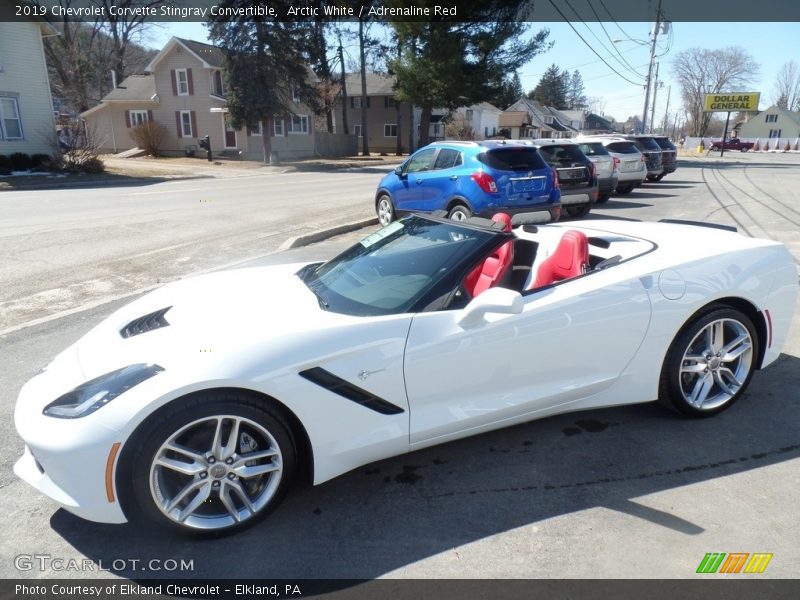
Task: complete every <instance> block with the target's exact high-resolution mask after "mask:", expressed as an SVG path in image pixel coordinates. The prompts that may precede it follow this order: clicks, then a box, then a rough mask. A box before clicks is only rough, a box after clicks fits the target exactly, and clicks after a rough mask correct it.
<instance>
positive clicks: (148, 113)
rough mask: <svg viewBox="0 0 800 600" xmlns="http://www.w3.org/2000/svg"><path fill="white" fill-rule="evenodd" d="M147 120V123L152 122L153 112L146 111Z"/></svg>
mask: <svg viewBox="0 0 800 600" xmlns="http://www.w3.org/2000/svg"><path fill="white" fill-rule="evenodd" d="M147 120H148V121H152V120H153V111H152V110H148V111H147Z"/></svg>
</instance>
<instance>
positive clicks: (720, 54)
mask: <svg viewBox="0 0 800 600" xmlns="http://www.w3.org/2000/svg"><path fill="white" fill-rule="evenodd" d="M759 68H760V67H759V65H758V63H756V62H755V61H754V60H753V58H752V57H751V56H750V54H748V53H747V52H746V51H745V50H743V49H741V48H736V47H729V48H722V49H719V50H707V49H703V48H689V49H688V50H684V51H683V52H680V53H678V54H677V55H676V56H675V58H674V59H673V61H672V72H673V75H674V76H675V78H676V79H677V80H678V83H679V84H680V86H681V97H682V99H683V105H684V108H685V109H686V111H687V113H688V114H689V123H688V125H689V131H690V135H697V136H704V135H706V133H707V131H708V127H709V124H710V123H711V116H712V114H713V113H706V112H703V95H704V94H717V93H721V92H736V91H743V90H741V89H736V88H741V87H745V86H747V85H749V84H750V82H751V81H753V79H755V78H756V76H757V75H758V71H759Z"/></svg>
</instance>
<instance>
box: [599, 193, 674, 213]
mask: <svg viewBox="0 0 800 600" xmlns="http://www.w3.org/2000/svg"><path fill="white" fill-rule="evenodd" d="M633 194H635V195H632V196H628V197H631V198H637V199H638V198H639V197H640V196H642V195H644V196H649V195H648V194H637V193H636V192H633ZM658 197H659V198H661V196H658ZM651 206H653V205H652V204H647V203H644V202H634V201H632V200H618V199H617V198H616V197H614V198H611V199H610V200H609V201H608V202H604V203H603V204H595V205H594V206H593V207H592V210H593V211H596V210H607V209H612V208H614V209H616V208H648V207H651ZM593 214H594V212H590V213H589V215H588V217H587V218H589V217H591V216H592V215H593Z"/></svg>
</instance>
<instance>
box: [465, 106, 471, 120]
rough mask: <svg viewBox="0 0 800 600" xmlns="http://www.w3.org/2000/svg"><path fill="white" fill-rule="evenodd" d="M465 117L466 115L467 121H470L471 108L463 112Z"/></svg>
mask: <svg viewBox="0 0 800 600" xmlns="http://www.w3.org/2000/svg"><path fill="white" fill-rule="evenodd" d="M465 117H466V119H467V121H472V109H471V108H468V109H467V111H466V113H465Z"/></svg>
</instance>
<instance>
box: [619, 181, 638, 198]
mask: <svg viewBox="0 0 800 600" xmlns="http://www.w3.org/2000/svg"><path fill="white" fill-rule="evenodd" d="M634 187H636V186H635V185H634V184H632V183H629V184H627V185H618V186H617V193H618V194H620V195H625V194H630V193H631V192H632V191H633V188H634Z"/></svg>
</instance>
